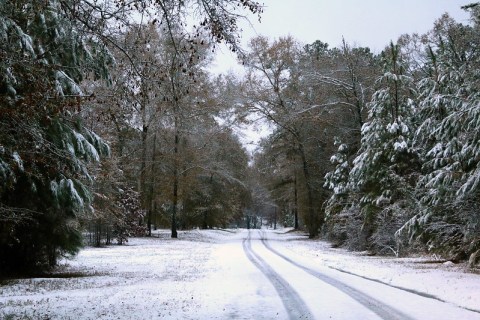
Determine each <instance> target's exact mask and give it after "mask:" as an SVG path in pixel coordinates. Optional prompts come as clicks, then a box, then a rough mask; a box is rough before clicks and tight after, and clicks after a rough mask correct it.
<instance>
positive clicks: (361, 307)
mask: <svg viewBox="0 0 480 320" xmlns="http://www.w3.org/2000/svg"><path fill="white" fill-rule="evenodd" d="M179 237H180V239H179V240H172V239H169V237H168V234H167V232H162V233H160V234H159V238H152V239H131V240H130V242H129V243H128V245H126V246H113V247H108V248H87V249H85V250H83V251H81V253H80V254H79V255H78V256H77V257H76V258H75V259H74V260H68V261H64V262H62V265H61V267H60V268H59V269H58V271H57V273H56V274H55V275H52V277H48V278H35V279H19V280H9V281H5V282H3V283H1V285H0V319H288V318H290V319H295V318H301V317H303V318H317V319H323V318H328V317H327V315H330V317H331V318H332V319H378V318H384V319H394V318H397V319H403V318H404V319H427V318H431V319H480V275H477V274H472V273H468V272H465V267H464V266H463V265H453V266H452V265H444V264H432V263H422V262H425V261H426V258H421V257H420V258H408V259H392V258H378V257H368V256H362V255H361V254H358V253H350V252H346V251H344V250H341V249H332V248H330V246H329V245H328V244H327V243H325V242H321V241H309V240H307V239H305V237H304V236H302V235H301V234H299V233H285V232H276V231H272V230H267V231H252V232H250V233H249V232H248V231H247V230H208V231H199V230H193V231H189V232H180V233H179ZM262 240H263V241H262ZM289 260H290V262H289ZM337 270H341V271H342V272H339V271H337ZM352 274H354V275H352ZM362 277H363V278H362ZM364 278H368V279H373V280H375V281H371V280H365V279H364ZM382 283H383V284H382ZM384 284H387V285H384ZM394 287H397V288H402V290H398V289H395V288H394ZM403 289H405V290H408V291H411V292H415V294H412V293H410V292H407V291H405V290H403ZM425 296H428V297H429V298H425ZM439 300H441V301H445V302H446V303H443V302H441V301H439ZM467 309H469V310H473V311H468V310H467ZM295 310H297V311H295Z"/></svg>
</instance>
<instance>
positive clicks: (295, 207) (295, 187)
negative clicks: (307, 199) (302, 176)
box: [293, 174, 298, 230]
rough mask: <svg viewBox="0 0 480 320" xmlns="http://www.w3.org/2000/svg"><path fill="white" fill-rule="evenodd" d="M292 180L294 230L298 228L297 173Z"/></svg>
mask: <svg viewBox="0 0 480 320" xmlns="http://www.w3.org/2000/svg"><path fill="white" fill-rule="evenodd" d="M293 181H294V197H295V199H294V206H293V214H294V218H295V230H298V190H297V175H296V174H295V179H294V180H293Z"/></svg>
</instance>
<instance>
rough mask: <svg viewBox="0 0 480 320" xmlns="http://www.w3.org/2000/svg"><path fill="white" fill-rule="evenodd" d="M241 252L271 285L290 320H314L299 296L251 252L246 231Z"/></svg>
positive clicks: (249, 240) (249, 237)
mask: <svg viewBox="0 0 480 320" xmlns="http://www.w3.org/2000/svg"><path fill="white" fill-rule="evenodd" d="M242 245H243V250H244V251H245V254H246V256H247V258H248V259H249V260H250V261H251V262H252V263H253V264H254V265H255V267H257V268H258V269H259V270H260V271H261V272H262V273H263V274H264V275H265V276H266V277H267V278H268V280H269V281H270V282H271V283H272V285H273V287H274V288H275V290H276V291H277V293H278V295H279V296H280V298H281V300H282V303H283V305H284V307H285V309H286V311H287V313H288V316H289V318H290V319H314V317H313V316H312V314H311V312H310V310H309V309H308V307H307V305H306V304H305V302H304V301H303V300H302V298H300V296H299V294H298V293H297V292H296V291H295V290H294V289H293V288H292V286H290V284H289V283H288V282H287V281H285V280H284V279H283V278H282V277H281V276H280V275H279V274H278V273H277V272H275V270H273V269H272V267H270V265H269V264H268V263H267V262H266V261H265V260H264V259H262V258H261V257H260V256H259V255H258V254H256V253H255V252H254V251H253V250H252V246H251V234H250V230H249V231H248V238H246V239H243V242H242Z"/></svg>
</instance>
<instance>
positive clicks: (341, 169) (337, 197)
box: [324, 137, 351, 219]
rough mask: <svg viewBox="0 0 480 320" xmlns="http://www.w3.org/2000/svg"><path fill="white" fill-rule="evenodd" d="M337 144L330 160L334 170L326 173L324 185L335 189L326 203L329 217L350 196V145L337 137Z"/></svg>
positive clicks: (342, 205)
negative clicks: (335, 151)
mask: <svg viewBox="0 0 480 320" xmlns="http://www.w3.org/2000/svg"><path fill="white" fill-rule="evenodd" d="M334 144H335V146H336V147H337V148H338V149H337V153H335V154H334V155H333V156H332V157H331V158H330V162H331V163H332V164H333V165H334V166H335V167H334V170H333V171H330V172H328V173H327V174H326V175H325V183H324V187H325V188H328V189H330V190H332V191H333V194H332V195H331V196H330V198H329V199H328V201H327V203H326V208H325V214H326V218H327V219H328V218H329V216H330V215H332V214H334V213H336V212H337V211H338V210H341V209H342V208H343V207H344V205H345V200H346V198H347V196H348V185H347V184H348V178H349V174H350V169H351V164H350V163H349V161H348V146H347V145H346V144H345V143H342V141H341V140H340V139H339V138H338V137H335V142H334Z"/></svg>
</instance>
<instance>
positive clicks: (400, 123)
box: [348, 43, 417, 237]
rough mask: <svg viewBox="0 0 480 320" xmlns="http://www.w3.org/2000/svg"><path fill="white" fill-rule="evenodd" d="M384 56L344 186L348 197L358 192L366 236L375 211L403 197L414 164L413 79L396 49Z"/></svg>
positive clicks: (371, 230) (372, 229) (374, 221)
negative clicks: (356, 151) (348, 194)
mask: <svg viewBox="0 0 480 320" xmlns="http://www.w3.org/2000/svg"><path fill="white" fill-rule="evenodd" d="M383 58H384V65H385V73H384V74H383V76H381V77H380V78H379V79H378V81H377V85H378V88H379V89H378V90H377V91H376V92H375V93H374V95H373V98H372V101H371V102H370V103H369V105H368V108H369V115H368V119H367V121H366V122H365V124H364V125H363V127H362V139H361V147H360V149H359V151H358V155H357V157H356V158H355V159H354V161H353V168H352V170H351V172H350V176H349V182H348V188H349V190H350V192H351V193H352V195H353V196H355V193H357V194H358V197H359V199H360V206H361V210H362V214H363V226H362V229H363V230H364V231H365V233H366V236H367V237H369V236H370V235H371V234H373V233H374V232H375V229H376V225H377V218H378V216H377V215H378V213H379V212H380V211H381V210H382V209H384V208H386V207H388V206H389V205H392V204H394V203H396V202H398V201H400V200H402V199H405V198H406V197H407V196H408V194H409V193H410V191H411V187H412V186H411V183H410V182H409V176H410V175H412V174H413V173H414V172H415V167H416V163H417V155H416V153H415V152H414V150H413V148H412V139H411V138H412V135H413V132H414V124H413V123H412V119H413V114H414V112H415V108H416V105H415V101H414V99H415V90H414V86H413V79H412V77H411V76H409V75H408V73H407V67H408V66H407V65H405V63H404V62H403V60H402V55H401V51H400V48H399V47H398V46H396V45H393V43H392V44H391V45H390V48H389V49H388V50H387V51H385V52H384V53H383Z"/></svg>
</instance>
